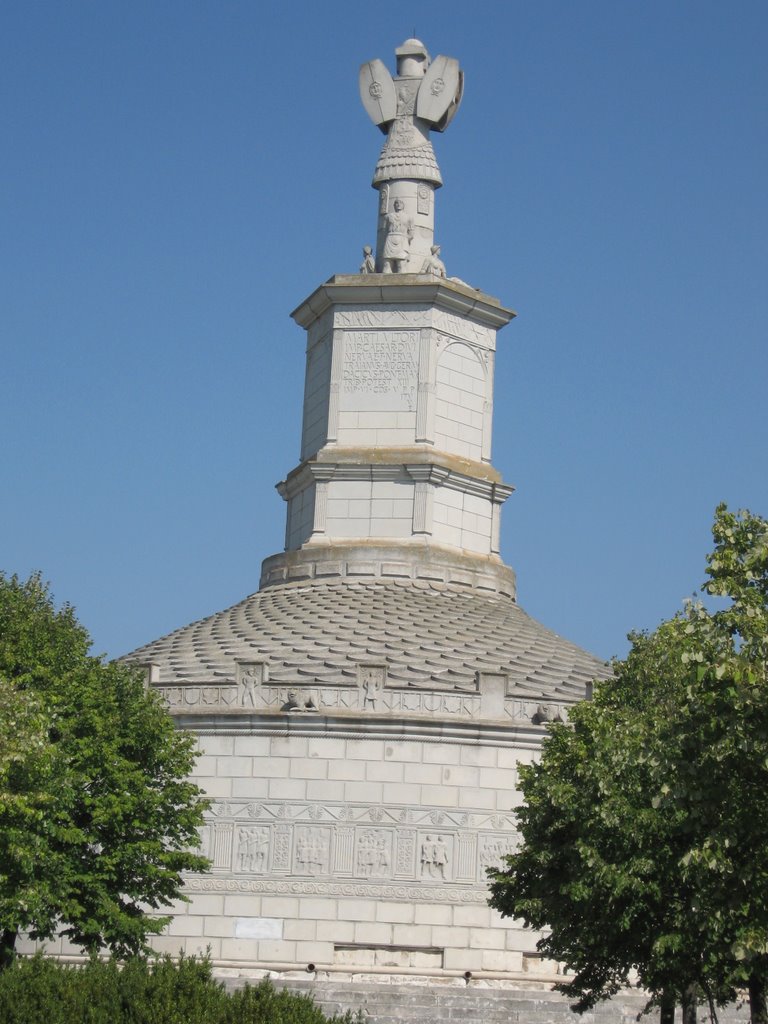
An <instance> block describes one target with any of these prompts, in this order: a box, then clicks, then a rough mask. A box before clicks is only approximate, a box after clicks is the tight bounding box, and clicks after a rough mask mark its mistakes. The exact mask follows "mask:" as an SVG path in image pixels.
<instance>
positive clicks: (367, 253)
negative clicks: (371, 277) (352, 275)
mask: <svg viewBox="0 0 768 1024" xmlns="http://www.w3.org/2000/svg"><path fill="white" fill-rule="evenodd" d="M360 273H361V274H375V273H376V259H375V257H374V255H373V249H372V248H371V246H370V245H364V246H363V262H362V263H361V264H360Z"/></svg>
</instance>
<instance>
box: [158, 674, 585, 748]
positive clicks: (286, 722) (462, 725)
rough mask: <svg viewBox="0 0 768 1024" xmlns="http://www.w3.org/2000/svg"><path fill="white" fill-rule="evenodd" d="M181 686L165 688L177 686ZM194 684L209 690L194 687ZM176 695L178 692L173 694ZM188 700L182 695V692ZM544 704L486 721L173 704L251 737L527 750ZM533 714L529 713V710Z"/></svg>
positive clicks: (217, 731) (215, 728) (536, 741)
mask: <svg viewBox="0 0 768 1024" xmlns="http://www.w3.org/2000/svg"><path fill="white" fill-rule="evenodd" d="M179 689H182V688H180V687H167V688H166V687H160V693H161V694H162V693H163V691H164V690H168V691H172V690H177V691H178V690H179ZM190 689H192V690H194V689H200V690H202V689H204V688H202V687H191V688H190ZM173 696H174V697H177V696H179V694H178V693H177V694H173ZM181 699H182V700H183V699H184V697H183V694H182V695H181ZM543 706H544V705H541V704H537V703H536V702H535V701H530V702H528V701H526V702H521V703H520V705H519V708H518V711H519V713H520V717H519V718H515V717H513V716H512V715H510V716H509V717H508V718H507V721H506V723H505V722H483V721H478V720H474V719H467V718H463V717H461V716H459V715H458V714H457V715H456V717H455V719H454V720H452V721H448V720H446V719H445V718H438V717H433V718H428V717H426V716H415V715H414V716H413V717H411V718H408V717H403V716H400V715H390V716H384V715H360V714H349V713H348V714H346V715H344V714H342V713H337V714H335V715H330V714H322V715H321V714H311V713H292V712H290V711H288V712H285V711H279V710H275V711H273V712H260V713H255V712H251V711H249V710H248V709H244V708H241V707H237V706H234V707H232V706H230V707H223V706H221V707H212V706H211V705H204V706H199V705H189V704H186V705H185V704H181V703H180V704H177V705H176V706H173V705H171V707H170V709H169V710H170V711H171V713H172V714H173V717H174V719H175V721H176V724H177V725H178V726H179V728H182V729H189V730H190V731H192V732H196V733H199V734H200V735H211V736H224V735H235V736H237V735H250V736H283V737H285V736H289V735H290V736H303V737H307V738H311V737H334V738H337V739H360V738H363V737H364V738H365V739H371V740H395V739H408V740H419V741H423V742H425V743H467V742H472V743H482V744H484V745H485V746H496V747H515V748H518V747H519V748H521V749H525V750H539V749H540V747H541V740H542V736H543V734H544V722H545V719H544V718H543V717H541V715H540V714H539V709H540V708H542V707H543ZM546 707H549V708H553V709H554V708H559V711H557V712H556V713H558V714H560V715H562V716H566V715H567V707H566V706H565V705H554V704H550V705H546ZM530 711H533V714H532V715H531V716H530V717H528V712H530Z"/></svg>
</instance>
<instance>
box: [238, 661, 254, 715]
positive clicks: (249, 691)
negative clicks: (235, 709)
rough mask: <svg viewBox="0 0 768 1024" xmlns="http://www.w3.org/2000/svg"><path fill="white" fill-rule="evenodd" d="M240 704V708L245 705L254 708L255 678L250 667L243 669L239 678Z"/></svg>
mask: <svg viewBox="0 0 768 1024" xmlns="http://www.w3.org/2000/svg"><path fill="white" fill-rule="evenodd" d="M240 704H241V706H242V707H245V705H246V704H250V705H251V707H256V676H255V675H254V674H253V669H251V668H250V667H249V668H247V669H243V672H242V674H241V676H240Z"/></svg>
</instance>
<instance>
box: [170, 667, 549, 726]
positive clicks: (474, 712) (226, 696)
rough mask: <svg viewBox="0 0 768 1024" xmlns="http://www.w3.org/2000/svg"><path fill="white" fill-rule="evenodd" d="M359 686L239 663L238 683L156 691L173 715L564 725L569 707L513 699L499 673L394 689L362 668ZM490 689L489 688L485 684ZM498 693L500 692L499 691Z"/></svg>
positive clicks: (383, 676) (381, 674)
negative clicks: (277, 675)
mask: <svg viewBox="0 0 768 1024" xmlns="http://www.w3.org/2000/svg"><path fill="white" fill-rule="evenodd" d="M356 668H357V681H356V682H352V681H351V682H350V683H349V684H347V685H339V686H332V685H324V686H317V685H313V684H311V683H295V684H292V683H277V682H274V681H271V680H270V679H269V671H268V666H267V665H266V663H262V662H258V663H256V662H254V663H252V664H246V663H240V664H238V666H237V670H236V673H235V675H236V679H232V680H227V681H222V682H212V683H206V684H199V683H195V684H192V683H180V684H178V685H175V686H158V685H157V684H154V688H155V689H156V690H157V692H158V693H159V694H160V696H161V697H162V698H163V700H164V701H165V702H166V704H167V706H168V708H169V710H170V711H178V712H182V711H184V712H186V711H188V710H196V711H201V712H205V711H209V712H210V711H216V710H228V711H233V712H236V711H240V712H258V711H282V712H285V713H286V714H291V715H312V714H332V713H334V712H375V713H378V712H384V713H386V714H393V713H395V714H404V715H430V716H435V717H447V718H451V717H457V718H462V719H482V718H489V717H491V718H496V719H498V718H502V719H510V720H513V721H517V722H529V723H530V722H532V723H534V724H544V723H547V722H561V721H565V719H566V717H567V707H568V705H567V704H565V703H559V702H556V701H555V702H552V701H549V702H542V701H541V700H525V699H520V697H516V696H513V688H512V684H511V681H510V680H509V679H508V678H507V677H506V676H505V675H503V674H499V673H491V674H490V675H489V674H486V673H477V675H476V678H475V682H474V684H470V685H468V686H466V687H458V686H456V687H441V688H438V687H434V686H429V685H427V684H421V685H420V686H411V685H396V684H394V683H393V681H392V680H391V679H390V678H389V677H388V674H387V666H386V665H383V664H373V663H359V664H358V665H357V667H356ZM491 678H493V679H494V680H498V686H499V687H501V690H500V692H498V693H497V694H494V695H491V694H490V693H487V692H485V690H484V686H483V683H484V680H486V679H488V680H489V681H490V680H491ZM485 689H486V690H487V689H489V687H488V686H487V685H486V688H485ZM497 689H498V687H497Z"/></svg>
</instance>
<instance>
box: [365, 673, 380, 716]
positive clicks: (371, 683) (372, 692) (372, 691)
mask: <svg viewBox="0 0 768 1024" xmlns="http://www.w3.org/2000/svg"><path fill="white" fill-rule="evenodd" d="M383 688H384V671H383V670H382V669H381V668H379V667H378V666H377V665H372V666H370V667H369V668H367V669H365V670H364V672H363V689H364V691H365V698H364V701H363V707H364V708H366V709H367V708H370V709H371V710H372V711H375V710H376V701H377V700H378V699H379V698H380V697H381V691H382V690H383Z"/></svg>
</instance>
